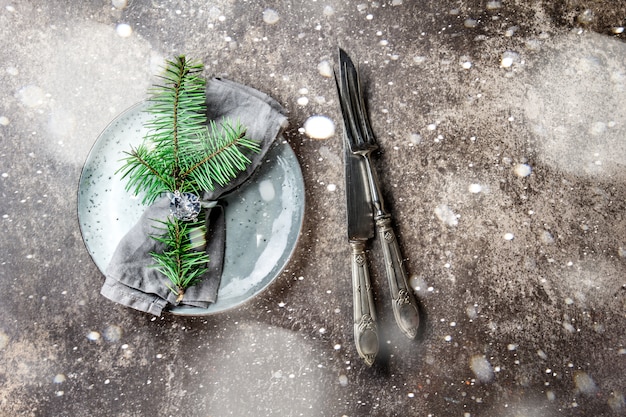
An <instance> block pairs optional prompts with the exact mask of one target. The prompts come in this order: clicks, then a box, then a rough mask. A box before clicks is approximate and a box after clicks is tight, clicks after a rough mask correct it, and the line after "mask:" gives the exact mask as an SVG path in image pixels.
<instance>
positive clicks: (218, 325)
mask: <svg viewBox="0 0 626 417" xmlns="http://www.w3.org/2000/svg"><path fill="white" fill-rule="evenodd" d="M61 3H63V2H54V1H53V2H44V1H31V2H18V1H15V2H10V1H6V0H4V1H1V2H0V6H1V9H0V39H1V41H2V48H0V63H1V64H0V171H1V172H0V174H1V176H0V194H1V196H2V199H1V200H0V216H1V218H0V228H1V229H0V233H1V235H2V239H1V240H0V248H1V250H0V387H1V389H0V415H2V416H18V415H19V416H53V415H54V416H76V417H80V416H111V415H115V416H144V415H155V416H178V415H185V416H228V415H234V416H244V415H254V416H259V415H267V416H273V415H276V416H366V415H367V416H409V415H419V416H463V417H469V416H522V415H524V416H535V415H543V416H573V415H579V416H591V415H593V416H612V415H615V416H617V415H624V413H626V404H625V395H626V378H625V377H624V375H626V333H625V331H624V328H625V327H626V317H625V310H626V237H625V236H626V217H625V209H626V142H625V138H626V106H625V105H624V100H623V98H624V94H625V90H626V70H625V68H626V44H625V43H624V39H625V36H626V35H625V34H624V33H623V27H624V25H626V21H625V20H624V19H625V18H626V5H625V4H624V2H623V1H614V2H607V1H601V0H590V1H575V0H572V1H570V0H567V1H565V0H560V1H554V2H526V1H519V0H515V1H513V0H512V1H478V0H469V1H434V0H425V1H419V2H417V1H410V0H384V1H367V0H363V1H361V2H345V1H331V0H329V1H289V2H270V3H267V2H261V1H257V0H250V1H240V2H236V1H232V0H217V1H213V2H205V1H198V0H191V1H186V2H182V1H168V0H153V1H144V0H133V1H123V0H122V1H120V0H114V1H112V2H107V1H93V0H91V1H84V2H71V3H68V4H66V3H63V4H61ZM338 46H341V47H343V48H344V49H346V50H347V51H348V53H349V54H350V55H351V56H352V58H353V59H354V60H356V61H358V62H359V64H360V68H361V71H362V74H363V76H364V80H365V88H366V90H367V96H368V97H367V99H368V102H369V108H370V113H371V119H372V124H373V129H374V131H375V133H376V134H377V136H378V139H379V141H380V144H381V153H380V155H378V156H377V158H376V159H377V162H378V163H379V166H380V167H381V169H380V176H381V181H382V183H383V187H384V189H385V197H386V199H387V201H388V205H389V206H390V207H391V208H392V211H393V214H394V218H395V223H396V226H397V231H398V235H399V239H400V241H401V242H402V246H403V250H404V254H405V256H406V258H407V260H406V263H405V266H406V269H407V270H408V271H409V273H410V275H411V283H412V285H413V286H414V288H415V290H416V295H417V296H418V298H419V301H420V304H421V308H422V321H421V322H422V327H421V330H420V332H419V334H418V336H417V339H416V340H414V341H410V340H408V339H406V338H405V337H404V336H402V334H401V333H400V331H399V330H398V329H397V328H396V327H395V324H394V323H393V314H392V312H391V309H390V300H389V296H388V289H387V284H386V282H385V277H384V268H383V265H382V262H381V261H380V258H381V256H382V254H381V251H380V247H379V245H378V242H376V241H374V242H372V244H371V246H370V252H369V258H370V259H371V263H372V265H371V271H372V279H373V285H374V289H375V292H376V294H377V307H378V311H379V327H380V330H381V340H382V344H381V353H380V354H379V357H378V359H377V361H376V363H375V364H374V366H373V367H371V368H368V367H366V366H365V365H364V364H363V363H362V361H361V360H360V359H359V358H358V356H357V354H356V351H355V348H354V345H353V338H352V329H353V326H352V306H351V303H352V289H351V287H350V266H349V263H348V260H349V247H348V245H347V242H346V233H345V222H344V221H345V207H344V205H343V203H344V185H343V168H342V162H341V159H342V147H341V139H340V138H341V136H340V135H341V132H342V126H341V124H340V121H341V115H340V113H339V105H338V102H337V99H336V93H335V83H334V80H333V78H332V67H333V65H334V64H335V59H336V55H337V47H338ZM175 54H186V55H188V56H192V57H195V58H197V59H200V60H202V61H203V62H205V64H206V65H207V67H208V69H207V75H217V76H222V77H227V78H230V79H233V80H235V81H238V82H242V83H245V84H248V85H251V86H253V87H255V88H257V89H259V90H262V91H264V92H266V93H268V94H270V95H272V96H273V97H275V98H276V99H277V100H278V101H279V102H280V103H282V104H283V105H284V107H285V108H286V109H287V110H288V111H289V118H290V127H289V129H288V130H287V132H286V135H285V137H286V139H287V140H288V141H289V143H290V144H291V145H292V147H293V148H294V150H295V151H296V153H297V155H298V158H299V160H300V163H301V167H302V171H303V174H304V178H305V185H306V189H307V195H306V199H307V211H306V220H305V224H304V227H303V230H302V237H301V239H300V242H299V245H298V247H297V249H296V252H295V254H294V256H293V260H292V262H291V263H290V264H289V265H288V267H287V269H286V270H285V271H284V272H283V273H282V274H281V275H280V277H279V278H278V279H277V280H276V281H275V282H274V283H273V284H272V285H271V287H270V288H269V289H268V290H267V291H266V292H264V293H263V294H261V295H260V296H258V297H257V298H255V299H254V300H252V301H250V302H249V303H248V304H246V305H245V306H244V307H241V308H238V309H236V310H232V311H229V312H227V313H222V314H219V315H215V316H208V317H195V318H185V317H177V316H172V315H165V316H163V317H161V318H154V317H151V316H148V315H145V314H141V313H138V312H135V311H132V310H129V309H125V308H123V307H119V306H117V305H114V304H112V303H110V302H108V301H107V300H105V299H103V298H102V297H101V296H100V295H99V288H100V285H101V284H102V281H103V277H102V275H101V273H100V272H99V271H98V269H97V268H96V267H95V266H94V264H93V263H92V261H91V259H90V257H89V255H88V253H87V251H86V250H85V246H84V244H83V242H82V238H81V233H80V230H79V227H78V222H77V216H76V190H77V185H78V179H79V176H80V173H81V168H82V164H83V163H84V161H85V159H86V157H87V154H88V152H89V150H90V147H91V146H92V144H93V143H94V141H95V139H96V138H97V136H98V134H99V133H100V132H101V131H102V129H103V128H104V127H105V126H106V125H107V124H108V123H109V122H110V121H111V120H112V119H113V118H114V117H115V116H116V115H117V114H118V113H120V112H121V111H123V110H124V109H125V108H127V107H129V106H130V105H132V104H134V103H136V102H137V101H139V100H141V99H143V98H144V97H145V96H146V91H147V89H148V87H149V86H150V84H151V83H153V82H154V81H155V78H154V75H155V74H157V73H158V70H159V66H160V65H161V63H162V61H163V59H164V58H166V57H171V56H173V55H175ZM319 115H321V116H325V117H327V118H328V119H330V120H331V121H334V124H335V130H334V133H333V130H332V128H330V129H329V128H328V126H326V127H325V128H326V129H327V130H325V131H326V132H330V133H329V134H331V136H330V137H329V138H326V139H313V138H311V137H309V136H307V135H306V134H305V131H304V124H305V122H306V121H307V120H308V119H309V118H311V117H312V116H319ZM321 137H324V135H321Z"/></svg>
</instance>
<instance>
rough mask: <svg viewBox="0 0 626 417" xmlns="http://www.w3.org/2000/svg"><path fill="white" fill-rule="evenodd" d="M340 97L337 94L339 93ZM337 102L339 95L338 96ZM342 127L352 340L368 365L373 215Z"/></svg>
mask: <svg viewBox="0 0 626 417" xmlns="http://www.w3.org/2000/svg"><path fill="white" fill-rule="evenodd" d="M340 97H341V94H340ZM340 101H341V98H340ZM348 134H349V132H347V129H344V167H345V185H346V206H347V224H348V241H349V242H350V246H351V249H352V250H351V255H350V258H351V266H352V292H353V313H354V342H355V345H356V349H357V352H358V354H359V356H360V357H361V358H362V359H363V360H364V361H365V363H366V364H367V365H368V366H371V365H372V364H373V363H374V360H375V358H376V355H377V354H378V346H379V342H378V327H377V324H376V308H375V304H374V295H373V293H372V285H371V282H370V275H369V269H368V268H369V267H368V262H367V256H366V254H365V248H366V245H367V242H368V241H369V240H370V239H372V238H373V237H374V230H375V228H374V216H373V211H372V204H371V200H370V196H369V186H368V183H367V173H366V171H365V163H364V160H363V158H362V157H360V156H359V155H354V154H353V153H352V152H351V151H350V146H349V145H348V143H347V141H348V137H347V135H348Z"/></svg>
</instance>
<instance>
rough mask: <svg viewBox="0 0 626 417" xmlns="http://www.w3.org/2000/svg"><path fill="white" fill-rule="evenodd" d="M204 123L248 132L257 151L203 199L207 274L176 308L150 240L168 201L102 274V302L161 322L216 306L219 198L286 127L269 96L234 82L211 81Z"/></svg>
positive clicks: (125, 241) (222, 235)
mask: <svg viewBox="0 0 626 417" xmlns="http://www.w3.org/2000/svg"><path fill="white" fill-rule="evenodd" d="M206 97H207V103H206V104H207V119H208V120H214V121H216V122H217V123H218V125H219V122H220V121H222V119H223V118H227V119H230V120H231V121H233V122H237V121H239V122H240V123H241V125H243V126H244V127H245V129H246V136H247V137H248V138H250V139H254V140H257V141H258V142H259V144H260V147H261V151H260V152H259V153H256V154H253V155H252V157H251V160H252V163H251V164H250V165H249V166H248V168H247V170H246V171H245V172H242V173H240V174H239V175H238V176H237V178H235V179H234V180H233V181H231V182H230V183H229V184H228V185H227V186H226V187H220V188H216V189H214V190H206V191H205V192H204V193H203V195H202V196H201V200H202V201H205V202H216V201H217V205H216V206H215V207H213V208H207V209H205V211H204V212H205V213H206V225H207V234H206V242H207V244H206V248H205V250H206V252H207V254H208V255H209V258H210V262H209V264H208V268H209V269H208V271H207V272H206V273H205V274H204V276H203V278H202V280H201V281H200V282H199V283H198V284H196V285H195V286H192V287H189V288H187V289H186V290H185V295H184V297H183V300H182V301H181V302H180V303H177V302H176V298H177V295H176V294H174V293H173V292H172V291H171V290H170V289H169V288H168V287H167V285H169V284H170V281H169V280H168V279H167V277H165V276H164V275H163V274H161V273H160V272H159V271H158V270H157V269H156V268H154V267H153V265H154V264H155V261H154V259H152V256H151V255H150V252H160V251H162V250H163V246H162V244H161V243H159V242H157V241H156V240H155V239H153V238H151V237H150V235H155V234H159V233H163V232H162V231H159V229H158V227H159V226H160V225H159V223H158V222H157V220H165V219H166V217H167V216H168V215H169V214H170V199H169V198H168V197H162V198H159V199H158V200H157V201H156V202H155V203H154V204H152V205H151V206H149V207H148V208H147V209H146V211H145V212H144V213H143V215H142V217H141V219H140V220H139V222H138V223H137V224H136V225H135V226H133V228H132V229H131V230H130V231H129V232H128V233H127V234H126V235H125V236H124V237H123V238H122V240H121V241H120V243H119V244H118V246H117V248H116V250H115V252H114V253H113V257H112V259H111V262H110V264H109V265H108V267H107V270H106V271H105V275H106V279H105V282H104V285H103V286H102V289H101V291H100V292H101V294H102V295H103V296H105V297H106V298H108V299H110V300H112V301H115V302H117V303H120V304H122V305H125V306H128V307H132V308H134V309H136V310H140V311H144V312H147V313H151V314H154V315H157V316H160V315H161V313H162V311H163V310H164V309H166V308H169V307H171V306H172V305H188V306H195V307H201V308H207V307H208V306H209V305H210V303H213V302H215V301H216V300H217V292H218V288H219V285H220V279H221V275H222V266H223V261H224V248H225V240H226V231H225V227H226V222H225V216H224V209H223V208H222V207H221V206H220V205H219V198H220V197H221V196H223V195H224V194H226V193H228V192H229V191H232V190H234V189H235V188H237V187H238V186H239V185H241V184H242V183H243V182H245V181H246V180H247V179H248V178H249V177H250V176H251V175H252V173H253V172H254V171H255V169H256V168H257V167H258V166H259V164H261V162H262V161H263V159H264V158H265V155H266V153H267V151H268V149H269V148H270V146H271V145H272V143H273V142H274V140H275V139H276V137H277V136H278V135H279V133H280V132H281V131H282V129H284V128H285V127H286V126H287V118H286V116H285V115H284V111H283V109H282V107H281V106H280V105H279V104H278V103H277V102H276V101H275V100H274V99H272V98H271V97H269V96H268V95H266V94H264V93H261V92H260V91H257V90H255V89H253V88H250V87H247V86H244V85H241V84H237V83H235V82H232V81H228V80H224V79H218V78H214V79H212V80H210V81H209V82H208V83H207V88H206Z"/></svg>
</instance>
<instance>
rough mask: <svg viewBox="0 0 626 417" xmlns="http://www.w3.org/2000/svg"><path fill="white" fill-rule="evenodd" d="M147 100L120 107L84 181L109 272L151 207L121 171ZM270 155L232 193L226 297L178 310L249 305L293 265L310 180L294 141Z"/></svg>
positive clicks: (88, 233) (82, 214) (88, 238)
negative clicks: (127, 187) (119, 247)
mask: <svg viewBox="0 0 626 417" xmlns="http://www.w3.org/2000/svg"><path fill="white" fill-rule="evenodd" d="M146 106H147V103H146V102H142V103H139V104H137V105H135V106H133V107H131V108H130V109H128V110H126V111H125V112H124V113H122V114H121V115H119V116H118V117H117V118H116V119H115V120H113V122H111V124H110V125H109V126H107V127H106V129H105V130H104V131H103V132H102V134H101V135H100V136H99V137H98V139H97V141H96V143H95V144H94V146H93V148H92V149H91V151H90V153H89V156H88V157H87V161H86V162H85V166H84V168H83V172H82V174H81V178H80V183H79V186H78V221H79V224H80V230H81V233H82V236H83V240H84V241H85V246H86V247H87V250H88V251H89V254H90V255H91V258H92V259H93V261H94V262H95V264H96V265H97V266H98V268H99V269H100V271H102V273H104V271H105V269H106V267H107V266H108V264H109V262H110V260H111V257H112V256H113V252H114V251H115V248H116V247H117V245H118V243H119V242H120V240H121V239H122V237H123V236H124V235H125V234H126V233H127V232H128V231H129V230H130V228H131V227H132V226H133V225H134V224H135V223H136V222H137V221H138V220H139V217H140V216H141V214H142V213H143V211H144V210H145V208H146V207H145V206H143V205H142V204H141V201H140V199H139V198H137V197H134V196H132V195H130V194H129V193H128V192H127V191H126V190H125V188H124V187H125V185H126V183H125V182H124V181H121V180H120V177H119V175H115V171H116V170H117V169H118V168H119V167H120V160H121V159H122V158H123V157H124V151H128V150H129V149H130V148H131V146H138V145H139V144H140V143H141V141H142V140H143V137H144V136H145V134H146V129H145V128H144V127H143V126H144V123H145V121H146V120H147V119H148V118H149V117H151V116H150V115H149V114H148V113H146V112H145V111H144V110H145V108H146ZM266 159H267V162H265V163H264V164H262V165H261V166H259V168H258V169H257V172H255V174H254V176H253V177H252V178H251V179H250V180H249V181H247V182H246V183H245V184H244V185H243V186H242V187H240V188H239V189H237V190H236V191H235V192H233V193H231V194H230V195H229V196H227V197H225V198H224V199H225V200H226V201H227V203H228V205H227V207H226V211H225V213H226V222H227V226H226V242H227V243H226V253H225V261H224V270H223V273H222V280H221V284H220V288H219V292H218V300H217V302H215V303H214V304H212V305H211V306H210V307H209V308H206V309H203V308H195V307H174V308H172V309H171V310H170V311H171V312H172V313H173V314H178V315H208V314H215V313H219V312H222V311H225V310H228V309H231V308H234V307H237V306H239V305H241V304H242V303H244V302H246V301H248V300H250V299H251V298H253V297H254V296H256V295H257V294H259V293H260V292H261V291H263V290H264V289H265V288H266V287H267V286H268V285H269V284H270V283H271V282H272V281H273V280H274V279H276V277H278V275H279V274H280V273H281V271H282V270H283V268H284V267H285V266H286V265H287V262H288V261H289V259H290V257H291V255H292V253H293V251H294V249H295V247H296V244H297V241H298V237H299V235H300V229H301V227H302V220H303V216H304V181H303V179H302V171H301V170H300V165H299V164H298V160H297V158H296V156H295V154H294V152H293V150H292V149H291V147H290V146H289V144H288V143H287V142H286V141H285V140H282V139H281V138H279V139H278V141H277V143H276V144H275V145H274V146H273V147H272V148H271V149H270V150H269V152H268V154H267V158H266Z"/></svg>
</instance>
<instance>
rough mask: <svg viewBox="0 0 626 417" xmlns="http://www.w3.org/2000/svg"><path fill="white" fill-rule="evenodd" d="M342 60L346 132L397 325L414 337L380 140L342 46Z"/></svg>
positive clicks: (413, 311) (412, 306)
mask: <svg viewBox="0 0 626 417" xmlns="http://www.w3.org/2000/svg"><path fill="white" fill-rule="evenodd" d="M339 62H340V65H341V66H342V69H343V71H342V73H344V74H345V75H346V80H344V81H345V82H346V84H347V90H348V91H347V92H348V100H347V101H349V103H348V106H347V107H348V108H347V111H348V117H346V119H348V123H346V124H347V126H346V129H350V130H351V131H352V134H350V135H347V137H348V138H349V140H348V144H349V147H350V151H351V152H352V153H353V154H356V155H360V156H362V157H363V159H364V161H365V168H366V171H367V179H368V182H369V188H370V197H371V201H372V205H373V208H374V220H375V222H376V227H377V229H378V236H379V240H380V242H381V245H382V249H383V254H384V257H385V270H386V272H387V280H388V282H389V289H390V292H391V298H392V309H393V313H394V317H395V320H396V323H397V324H398V327H399V328H400V330H402V332H403V333H404V334H405V335H406V336H407V337H409V338H411V339H413V338H415V336H416V334H417V329H418V327H419V312H418V307H417V301H416V300H415V296H414V295H413V291H412V289H411V287H410V286H409V284H408V281H407V274H406V271H405V269H404V266H403V264H402V254H401V252H400V246H399V245H398V240H397V238H396V234H395V232H394V230H393V226H392V224H391V222H392V221H391V214H390V213H389V212H388V211H387V210H386V209H385V203H384V201H383V198H382V195H381V192H380V185H379V181H378V176H377V173H376V170H375V169H373V167H372V160H371V154H372V152H373V151H375V150H377V149H378V142H377V141H376V138H375V137H374V134H373V131H372V127H371V124H370V120H369V117H368V115H367V111H366V107H365V101H364V99H363V91H362V87H361V83H360V78H359V75H358V72H357V70H356V68H355V67H354V64H353V63H352V60H351V59H350V57H348V55H347V54H346V52H345V51H343V50H342V49H339Z"/></svg>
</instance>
